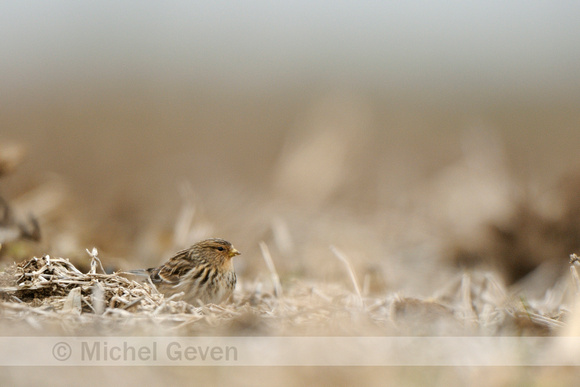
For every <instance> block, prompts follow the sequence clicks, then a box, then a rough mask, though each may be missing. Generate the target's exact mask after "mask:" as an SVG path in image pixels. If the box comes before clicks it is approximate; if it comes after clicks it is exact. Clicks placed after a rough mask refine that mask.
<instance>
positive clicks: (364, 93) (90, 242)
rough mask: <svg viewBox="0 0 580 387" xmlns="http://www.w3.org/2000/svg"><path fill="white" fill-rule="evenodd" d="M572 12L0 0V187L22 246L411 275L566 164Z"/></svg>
mask: <svg viewBox="0 0 580 387" xmlns="http://www.w3.org/2000/svg"><path fill="white" fill-rule="evenodd" d="M578 11H579V9H578V6H577V5H576V4H573V3H571V2H552V3H545V2H533V3H529V2H524V1H512V2H509V3H505V2H499V1H489V2H470V3H465V2H460V1H453V2H445V3H438V2H428V1H419V2H408V3H400V2H395V3H393V2H366V3H364V4H361V3H355V2H349V1H338V2H332V3H326V2H312V1H295V2H292V3H291V4H290V3H288V4H272V3H269V2H266V1H253V2H246V3H234V2H211V3H201V2H189V1H174V2H169V3H165V2H164V3H160V2H154V1H140V2H129V1H120V2H119V1H116V2H81V3H78V2H70V1H52V2H50V3H46V2H42V1H33V2H27V3H21V2H2V3H1V4H0V33H1V36H2V39H0V52H1V53H2V61H0V128H1V129H0V141H2V143H3V145H4V147H5V148H9V149H11V150H12V151H13V153H15V154H17V155H18V157H20V156H22V163H21V164H20V165H19V166H18V168H17V170H16V172H14V173H11V174H10V175H9V176H6V177H4V178H3V179H2V182H1V186H0V190H1V194H2V195H3V196H4V197H5V198H6V199H7V200H9V201H11V202H12V203H13V205H14V207H15V208H16V209H17V210H18V209H19V211H20V213H21V216H26V214H27V213H33V214H35V215H36V216H37V217H38V218H39V221H40V223H41V228H43V229H44V233H43V242H42V243H43V244H42V245H40V246H41V247H39V248H38V252H37V253H38V254H41V253H43V252H46V251H49V252H52V253H53V254H58V255H65V256H71V255H75V254H84V248H86V247H91V246H97V247H98V248H99V249H100V251H103V252H104V253H105V254H108V257H109V261H110V262H114V263H113V264H112V266H114V267H120V266H121V267H127V266H135V265H139V266H143V265H155V264H158V263H159V262H160V261H161V259H160V256H166V255H167V254H168V253H169V252H170V251H173V250H174V249H175V248H177V247H183V246H185V245H187V244H189V243H191V242H192V241H194V240H197V239H200V238H202V237H207V236H214V235H215V236H218V235H219V236H223V237H225V238H227V239H231V240H232V241H233V242H234V243H235V245H236V246H237V247H238V248H239V249H240V250H241V251H243V252H245V253H246V256H245V260H242V259H240V261H239V262H238V263H239V265H240V267H239V270H241V271H242V272H243V273H246V274H247V275H248V276H249V277H250V278H251V277H252V276H253V275H254V274H255V273H254V271H255V270H258V269H255V267H256V266H259V267H260V268H262V269H263V263H262V262H261V257H260V255H259V249H258V247H257V242H258V241H260V240H266V242H268V243H269V244H271V245H273V248H274V249H275V251H274V254H275V255H276V256H277V257H278V259H280V260H281V261H282V262H280V263H279V265H280V266H281V269H280V270H281V271H282V272H283V273H286V272H288V273H295V274H298V275H306V276H313V277H325V276H327V275H331V274H328V273H332V270H333V269H329V270H328V271H325V274H321V270H320V263H319V261H317V260H316V259H317V258H318V257H321V256H324V257H330V258H326V259H327V261H328V262H332V263H331V264H329V266H335V265H336V262H335V261H334V258H332V254H331V253H330V252H329V250H328V245H329V244H338V245H339V247H342V248H344V249H346V252H347V253H348V254H349V255H351V258H352V259H353V261H356V262H365V265H367V266H368V267H367V266H365V267H363V268H361V269H360V270H361V271H362V272H363V273H364V272H365V270H368V271H369V272H376V268H377V265H379V266H380V265H382V264H383V263H384V262H388V261H389V260H391V264H392V266H391V267H390V268H389V270H393V266H394V267H398V268H400V269H402V270H405V268H407V267H409V265H412V262H415V261H418V262H420V263H417V264H418V265H425V264H426V263H425V261H426V259H425V258H426V255H425V254H424V250H421V248H423V247H424V246H425V244H426V243H430V244H429V246H430V247H429V249H430V250H429V251H436V252H438V254H439V255H444V254H442V253H441V251H446V250H441V249H439V248H440V247H441V241H442V240H445V242H448V241H449V240H451V241H455V240H461V241H462V243H463V242H466V243H468V244H469V243H471V241H472V239H470V238H475V239H477V238H476V237H473V235H477V233H476V231H477V230H478V228H480V227H481V225H482V224H488V223H489V222H491V221H500V220H502V219H503V220H505V219H507V217H508V215H510V216H511V215H512V213H513V211H514V210H513V209H514V208H516V207H517V205H516V204H517V203H519V201H520V200H521V198H522V197H529V196H533V195H536V196H539V197H542V198H543V197H544V196H542V195H543V194H544V193H545V192H550V191H551V190H553V187H555V186H557V184H558V181H560V179H562V176H565V175H566V174H567V173H573V171H574V170H575V169H576V168H577V167H578V155H577V149H578V148H579V145H580V130H579V125H578V124H579V123H580V109H579V107H580V71H578V69H579V68H580V50H578V47H580V25H579V24H578V22H577V17H576V15H577V14H578ZM539 203H541V205H540V206H539V207H541V209H542V211H544V212H546V211H547V212H548V213H552V214H560V212H561V211H562V209H557V210H554V208H555V207H554V206H553V205H552V204H553V203H552V202H550V200H545V201H539ZM546 203H547V204H546ZM550 203H552V204H550ZM546 209H547V210H546ZM550 211H552V212H550ZM558 211H560V212H558ZM62 218H66V219H62ZM65 231H66V232H65ZM405 243H406V244H405ZM453 243H454V242H453ZM453 243H451V244H453ZM403 245H404V246H403ZM405 249H407V250H405ZM462 249H463V248H462ZM404 251H407V252H404ZM422 251H423V252H422ZM565 251H566V250H565ZM558 254H562V252H561V251H560V250H559V251H558ZM566 254H567V253H566ZM459 255H461V254H459ZM254 256H255V257H256V258H255V259H254V258H253V257H254ZM113 257H114V258H113ZM313 257H316V259H315V258H313ZM470 257H471V255H470ZM558 258H560V255H558ZM124 259H128V260H138V261H139V262H129V263H127V262H124V261H123V260H124ZM256 262H259V264H258V263H256ZM323 267H324V266H323ZM421 267H423V266H421ZM532 267H535V266H534V265H532ZM260 270H261V269H260ZM337 270H338V271H339V272H340V273H341V274H340V275H341V276H343V273H342V272H341V270H342V269H341V268H340V267H339V269H337ZM385 270H386V269H385ZM387 271H388V270H387ZM423 271H424V272H425V274H426V275H428V273H429V272H430V269H429V268H425V267H424V268H423ZM525 272H527V271H525ZM416 273H417V272H416V271H415V272H413V275H414V276H415V275H416ZM362 275H363V274H361V276H362ZM519 276H520V275H513V276H512V277H514V278H511V277H510V275H508V277H510V278H511V280H514V279H518V278H519ZM387 277H388V275H387ZM393 277H395V278H387V279H386V280H384V281H386V282H387V283H389V281H390V284H391V286H392V288H396V289H399V288H398V286H403V287H404V286H405V283H406V282H405V281H404V280H402V279H401V280H400V281H401V283H397V278H398V276H395V275H393ZM445 280H446V279H445V278H442V279H441V281H445ZM381 281H382V280H381ZM381 281H379V282H381ZM384 281H383V282H384ZM421 283H424V282H423V281H421ZM379 288H380V287H379Z"/></svg>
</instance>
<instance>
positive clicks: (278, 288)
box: [260, 242, 282, 297]
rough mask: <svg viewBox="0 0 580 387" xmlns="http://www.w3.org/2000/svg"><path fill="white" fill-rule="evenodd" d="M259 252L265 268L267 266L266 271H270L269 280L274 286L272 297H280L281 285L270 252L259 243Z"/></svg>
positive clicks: (264, 244)
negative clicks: (260, 251)
mask: <svg viewBox="0 0 580 387" xmlns="http://www.w3.org/2000/svg"><path fill="white" fill-rule="evenodd" d="M260 250H262V257H264V261H266V266H268V270H270V278H271V279H272V283H273V284H274V295H275V296H276V297H282V284H281V283H280V277H278V272H277V271H276V267H275V266H274V261H273V260H272V256H271V255H270V250H269V249H268V246H267V245H266V243H264V242H260Z"/></svg>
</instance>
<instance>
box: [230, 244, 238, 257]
mask: <svg viewBox="0 0 580 387" xmlns="http://www.w3.org/2000/svg"><path fill="white" fill-rule="evenodd" d="M240 254H241V253H240V252H239V251H238V250H236V249H235V248H233V247H232V249H231V250H230V258H233V257H235V256H236V255H240Z"/></svg>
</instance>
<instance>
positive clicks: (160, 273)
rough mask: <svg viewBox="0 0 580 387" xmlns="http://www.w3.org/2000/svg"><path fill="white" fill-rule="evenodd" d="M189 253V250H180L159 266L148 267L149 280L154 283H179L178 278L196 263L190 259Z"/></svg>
mask: <svg viewBox="0 0 580 387" xmlns="http://www.w3.org/2000/svg"><path fill="white" fill-rule="evenodd" d="M190 254H191V252H190V250H182V251H180V252H178V253H177V254H175V255H174V256H173V257H171V258H170V259H169V261H167V262H166V263H165V264H163V265H161V266H160V267H158V268H154V269H149V272H150V273H151V281H152V282H153V283H154V284H159V283H165V284H177V283H179V280H180V278H182V277H183V276H184V275H185V274H187V273H188V272H189V271H191V269H193V268H194V267H195V266H196V265H197V262H193V261H192V260H191V258H190Z"/></svg>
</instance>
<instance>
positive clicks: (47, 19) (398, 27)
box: [0, 0, 580, 95]
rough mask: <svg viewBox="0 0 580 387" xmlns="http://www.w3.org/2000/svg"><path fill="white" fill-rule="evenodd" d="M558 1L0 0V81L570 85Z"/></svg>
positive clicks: (570, 56) (576, 36) (573, 73)
mask: <svg viewBox="0 0 580 387" xmlns="http://www.w3.org/2000/svg"><path fill="white" fill-rule="evenodd" d="M579 15H580V6H579V3H577V2H572V1H553V2H548V1H544V2H537V1H523V0H517V1H508V2H506V1H405V2H402V1H401V2H391V1H306V0H299V1H292V2H270V1H264V0H257V1H246V2H234V1H230V2H224V1H203V2H196V1H170V2H160V1H150V0H141V1H93V2H89V1H81V2H79V1H62V0H61V1H58V0H53V1H28V2H22V1H4V2H1V3H0V36H1V37H2V38H1V39H0V58H1V60H0V87H2V88H3V89H4V91H7V90H12V91H14V90H18V89H19V88H34V87H35V85H41V84H46V83H49V84H50V83H51V82H54V81H57V82H58V81H60V80H63V79H75V78H80V79H83V80H85V81H86V80H94V79H97V80H98V79H102V78H112V79H123V78H131V79H138V80H139V79H144V80H148V81H151V82H157V81H158V82H165V81H175V82H181V81H185V82H192V83H195V82H200V83H203V84H214V83H215V84H216V85H221V86H223V87H232V88H245V87H254V88H255V87H260V88H266V89H268V88H276V87H280V86H284V85H288V84H292V83H293V82H296V81H304V80H311V81H312V80H314V81H322V82H329V83H334V82H336V83H345V84H352V85H366V86H369V85H371V86H373V87H378V88H394V89H404V88H410V89H421V88H424V87H429V88H435V89H437V88H444V89H445V88H447V89H453V88H472V89H474V90H481V91H483V92H485V91H490V90H492V91H493V90H500V91H501V90H508V91H509V90H516V91H517V90H519V91H521V92H522V93H535V92H537V93H548V94H550V93H556V94H557V93H575V95H578V94H579V93H578V89H579V87H580V23H579V22H578V16H579Z"/></svg>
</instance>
